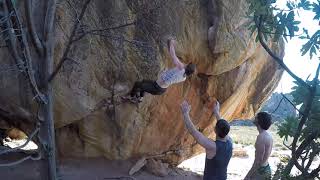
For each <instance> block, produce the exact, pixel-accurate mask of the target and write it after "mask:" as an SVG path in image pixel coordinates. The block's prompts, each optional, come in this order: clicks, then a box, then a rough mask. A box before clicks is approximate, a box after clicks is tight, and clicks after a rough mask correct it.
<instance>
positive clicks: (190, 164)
mask: <svg viewBox="0 0 320 180" xmlns="http://www.w3.org/2000/svg"><path fill="white" fill-rule="evenodd" d="M238 146H241V145H238ZM243 149H244V150H246V152H247V154H248V155H249V156H248V157H243V158H242V157H232V158H231V160H230V162H229V165H228V180H240V179H244V177H245V176H246V174H247V172H248V171H249V170H250V168H251V166H252V164H253V161H254V155H255V149H254V146H253V145H250V146H245V147H244V148H243ZM272 153H273V154H274V153H276V154H277V156H276V157H272V155H273V154H272V155H271V157H270V158H269V164H270V166H271V169H272V173H274V172H275V170H276V169H277V164H278V163H279V162H280V158H279V156H289V155H290V151H288V150H285V151H284V150H274V151H273V152H272ZM319 163H320V159H317V160H316V161H315V162H313V164H312V166H311V168H312V169H313V168H316V167H317V166H318V164H319ZM204 164H205V153H202V154H200V155H197V156H195V157H193V158H190V159H188V160H186V161H184V162H183V163H181V164H180V165H179V166H178V167H180V168H182V169H184V170H188V171H192V172H196V173H198V174H201V175H202V174H203V170H204ZM291 173H292V174H298V170H297V169H295V168H294V169H293V170H292V172H291Z"/></svg>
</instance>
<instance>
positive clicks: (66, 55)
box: [48, 0, 91, 82]
mask: <svg viewBox="0 0 320 180" xmlns="http://www.w3.org/2000/svg"><path fill="white" fill-rule="evenodd" d="M90 2H91V0H87V1H86V2H85V3H84V5H83V7H82V10H81V13H80V15H79V17H78V19H79V20H80V21H81V19H82V18H83V16H84V14H85V12H86V9H87V7H88V5H89V3H90ZM80 21H76V22H75V24H74V26H73V29H72V31H71V35H70V37H69V40H68V42H67V46H66V49H65V50H64V52H63V55H62V57H61V59H60V61H59V63H58V65H57V67H56V68H55V70H54V71H53V73H52V74H51V75H50V76H49V78H48V82H51V81H52V80H53V79H54V77H55V76H56V75H57V74H58V72H59V70H60V69H61V67H62V65H63V63H64V62H65V61H66V60H67V57H68V54H69V51H70V49H71V45H72V43H73V42H72V41H73V38H74V36H75V35H76V31H77V29H78V27H79V24H80Z"/></svg>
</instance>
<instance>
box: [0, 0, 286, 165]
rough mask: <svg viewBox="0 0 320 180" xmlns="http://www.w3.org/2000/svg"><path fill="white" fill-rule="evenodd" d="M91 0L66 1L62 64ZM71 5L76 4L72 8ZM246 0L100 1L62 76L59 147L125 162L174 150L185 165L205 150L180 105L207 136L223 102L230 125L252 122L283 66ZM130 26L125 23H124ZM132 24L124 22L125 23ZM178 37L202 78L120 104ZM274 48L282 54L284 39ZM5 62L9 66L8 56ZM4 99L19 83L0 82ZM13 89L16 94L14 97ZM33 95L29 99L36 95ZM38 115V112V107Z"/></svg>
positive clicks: (60, 23)
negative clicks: (185, 104) (257, 29)
mask: <svg viewBox="0 0 320 180" xmlns="http://www.w3.org/2000/svg"><path fill="white" fill-rule="evenodd" d="M82 4H83V1H80V0H79V1H77V0H72V1H70V2H69V3H67V2H66V1H62V2H61V3H60V4H59V6H58V9H57V15H56V20H57V23H56V31H55V33H56V37H55V40H56V47H55V52H54V53H55V62H58V60H59V59H60V58H61V56H62V53H63V51H64V49H65V48H66V42H67V39H68V37H69V34H70V31H71V29H72V25H73V22H74V21H75V19H74V15H75V12H74V11H77V12H79V11H80V9H81V6H82ZM72 6H73V7H74V8H72ZM246 7H247V5H246V3H245V0H224V1H215V0H212V1H211V0H210V1H209V0H203V1H202V0H201V1H199V0H188V1H185V0H176V1H169V0H139V1H136V0H108V1H105V0H94V1H92V2H91V3H90V4H89V7H88V10H87V12H86V14H85V16H84V19H83V23H82V24H83V25H82V28H83V30H84V31H90V30H93V29H99V31H92V32H91V33H88V35H86V36H84V38H82V39H81V40H79V41H77V42H76V43H74V44H73V45H72V47H71V54H70V55H69V56H70V57H69V58H70V59H73V60H70V61H66V62H65V64H64V65H63V69H62V71H61V72H60V73H59V74H58V76H57V77H56V78H55V79H54V102H55V103H54V120H55V129H56V141H57V148H58V152H59V155H60V157H61V158H64V157H98V156H104V157H106V158H109V159H127V158H131V157H139V156H144V155H156V154H162V153H166V152H168V151H170V152H172V153H168V155H166V156H165V158H164V159H165V160H167V162H170V163H171V164H176V163H179V162H180V161H181V160H183V159H186V158H188V157H190V156H192V155H194V154H196V153H199V152H200V151H202V150H203V149H201V148H200V147H199V145H196V142H195V140H194V139H193V138H192V137H191V136H190V135H189V134H188V133H187V131H186V129H185V127H184V124H183V121H182V116H181V113H180V107H179V105H180V103H181V102H182V100H183V99H187V100H188V101H189V102H190V103H191V105H192V111H191V117H192V119H193V122H194V124H195V125H196V126H197V127H198V128H199V130H200V131H201V132H203V133H204V134H206V135H210V136H213V135H214V134H213V127H214V122H215V120H214V119H213V118H211V112H210V109H208V102H212V100H214V99H218V100H219V101H220V102H221V104H222V107H221V115H222V116H223V117H224V118H225V119H227V120H231V119H235V118H249V117H252V116H253V114H254V112H256V111H257V110H258V109H259V108H260V106H261V104H262V103H263V102H264V101H265V100H266V98H267V97H268V96H269V95H270V93H271V92H272V90H273V89H274V88H275V87H276V86H277V84H278V81H279V80H280V77H281V75H282V72H283V71H282V70H281V69H280V68H279V67H278V65H277V64H276V63H275V62H274V61H273V60H272V59H271V58H270V57H269V56H268V55H267V53H266V52H265V51H264V49H263V48H262V47H261V46H260V45H259V44H258V43H256V42H255V37H254V36H252V37H251V36H250V32H249V31H248V30H247V27H248V25H247V21H246V19H244V18H243V17H244V16H245V11H246ZM125 24H126V25H125ZM122 25H125V26H122ZM168 35H174V36H175V37H176V39H177V41H178V45H177V48H176V51H177V55H178V56H179V57H180V58H181V59H182V61H183V62H184V63H189V62H193V63H195V64H196V65H197V72H196V74H195V75H193V76H192V77H191V78H189V79H187V80H186V81H185V82H184V83H180V84H177V85H174V86H172V87H169V88H168V90H167V92H166V93H165V94H164V95H162V96H151V95H146V98H145V99H144V101H143V102H142V103H140V104H139V105H138V106H136V105H134V104H130V103H123V102H121V101H120V96H121V95H125V94H126V93H128V92H129V91H130V89H131V88H132V86H133V84H134V82H135V81H137V80H142V79H153V80H155V79H156V77H157V75H158V74H159V73H160V72H161V71H162V70H164V69H166V68H169V67H172V66H173V64H172V62H171V59H170V57H169V54H168V50H167V47H166V37H167V36H168ZM269 46H270V47H271V48H272V49H273V50H274V51H275V52H276V53H277V54H278V55H279V56H283V52H284V46H283V43H275V42H270V43H269ZM1 57H2V58H0V62H1V63H6V62H7V63H9V62H10V59H8V58H3V57H8V54H6V53H5V52H2V53H1ZM0 80H1V81H3V82H6V83H9V84H2V85H1V86H2V88H1V89H0V91H1V95H0V96H1V97H0V99H8V98H9V100H11V101H13V102H16V104H19V103H21V102H20V101H21V99H20V100H19V96H18V95H17V94H18V92H19V91H21V90H25V89H23V87H18V88H17V87H15V86H14V85H15V84H18V82H19V78H18V77H10V79H9V80H8V77H0ZM8 89H11V90H12V91H8ZM30 99H31V98H30ZM31 110H33V109H31Z"/></svg>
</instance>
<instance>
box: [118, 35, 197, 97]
mask: <svg viewBox="0 0 320 180" xmlns="http://www.w3.org/2000/svg"><path fill="white" fill-rule="evenodd" d="M167 43H168V49H169V52H170V56H171V58H172V61H173V63H174V64H175V67H174V68H171V69H168V70H166V71H164V72H162V73H161V74H160V76H159V77H158V80H156V81H154V80H145V79H144V80H142V81H137V82H135V84H134V86H133V88H132V90H131V92H130V97H124V98H125V99H128V100H131V101H138V102H141V101H142V98H143V96H144V94H145V92H147V93H150V94H152V95H161V94H163V93H164V92H165V91H166V89H167V88H168V87H169V86H170V85H172V84H176V83H179V82H183V81H185V80H186V77H188V76H190V75H192V74H193V73H194V71H195V69H196V66H195V64H192V63H189V64H187V65H186V64H183V63H182V62H181V61H180V60H179V58H178V57H177V56H176V52H175V45H176V41H175V40H174V39H173V38H170V39H169V40H168V41H167Z"/></svg>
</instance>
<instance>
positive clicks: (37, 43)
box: [25, 0, 44, 56]
mask: <svg viewBox="0 0 320 180" xmlns="http://www.w3.org/2000/svg"><path fill="white" fill-rule="evenodd" d="M25 9H26V11H25V14H26V17H27V18H26V19H27V23H28V27H29V29H30V34H31V38H32V41H33V43H34V44H35V47H36V50H37V52H38V53H39V55H40V56H43V54H44V50H43V45H42V42H41V41H40V39H39V36H38V34H37V32H36V28H35V25H34V21H33V18H32V0H25Z"/></svg>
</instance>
